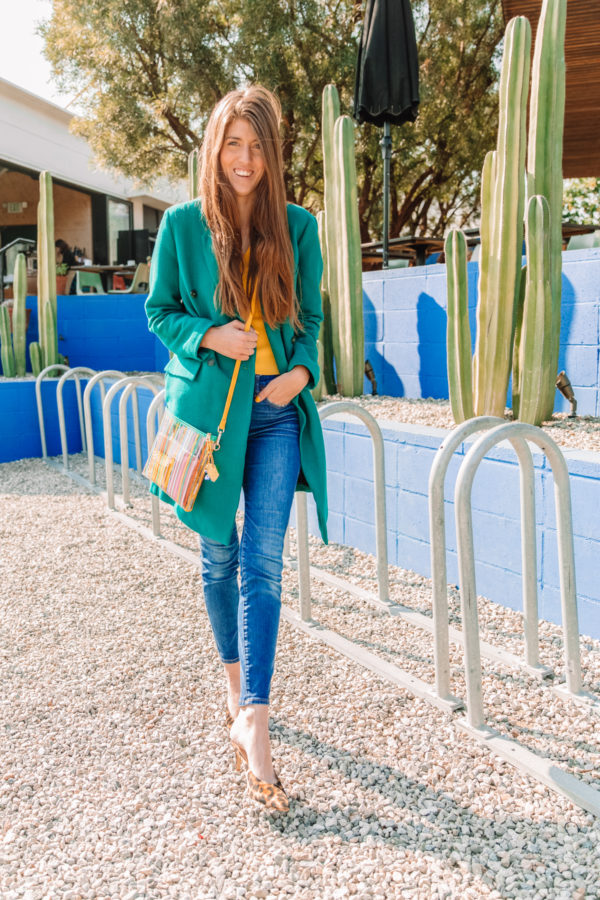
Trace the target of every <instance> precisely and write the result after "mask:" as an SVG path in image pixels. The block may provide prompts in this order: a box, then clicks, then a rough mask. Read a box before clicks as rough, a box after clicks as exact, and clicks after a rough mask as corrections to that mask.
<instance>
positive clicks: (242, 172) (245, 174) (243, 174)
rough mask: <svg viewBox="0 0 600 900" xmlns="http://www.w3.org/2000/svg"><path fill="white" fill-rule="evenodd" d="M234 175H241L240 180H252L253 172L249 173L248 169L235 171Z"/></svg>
mask: <svg viewBox="0 0 600 900" xmlns="http://www.w3.org/2000/svg"><path fill="white" fill-rule="evenodd" d="M233 174H234V175H239V177H240V178H250V177H251V175H252V172H248V171H247V170H246V169H234V170H233Z"/></svg>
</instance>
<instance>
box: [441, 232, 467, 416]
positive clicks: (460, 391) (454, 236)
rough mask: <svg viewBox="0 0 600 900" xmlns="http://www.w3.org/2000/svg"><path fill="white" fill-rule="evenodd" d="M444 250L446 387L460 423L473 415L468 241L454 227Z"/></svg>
mask: <svg viewBox="0 0 600 900" xmlns="http://www.w3.org/2000/svg"><path fill="white" fill-rule="evenodd" d="M445 253H446V266H447V270H448V328H447V332H446V345H447V351H448V388H449V392H450V405H451V407H452V415H453V416H454V421H455V422H456V423H457V424H459V423H460V422H464V421H465V419H472V418H473V388H472V382H471V328H470V326H469V292H468V284H469V281H468V275H467V242H466V239H465V236H464V234H463V233H462V231H460V230H459V229H457V228H453V229H452V230H451V231H450V232H449V233H448V236H447V238H446V243H445Z"/></svg>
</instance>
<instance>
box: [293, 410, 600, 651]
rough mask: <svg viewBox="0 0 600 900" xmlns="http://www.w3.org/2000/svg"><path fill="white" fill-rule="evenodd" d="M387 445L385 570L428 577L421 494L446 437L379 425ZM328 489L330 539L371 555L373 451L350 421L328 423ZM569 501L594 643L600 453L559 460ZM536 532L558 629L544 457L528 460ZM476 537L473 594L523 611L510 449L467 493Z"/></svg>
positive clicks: (547, 610) (583, 621) (453, 562)
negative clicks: (567, 479) (532, 479)
mask: <svg viewBox="0 0 600 900" xmlns="http://www.w3.org/2000/svg"><path fill="white" fill-rule="evenodd" d="M382 424H384V425H385V426H386V427H384V428H383V429H382V430H383V435H384V441H385V467H386V475H385V480H386V503H387V516H388V554H389V562H390V564H391V565H397V566H401V567H403V568H406V569H411V570H413V571H415V572H418V573H419V574H421V575H426V576H430V575H431V566H430V557H429V555H430V546H429V518H428V516H429V513H428V499H427V486H428V479H429V472H430V469H431V465H432V462H433V458H434V455H435V453H436V451H437V449H438V447H439V445H440V443H441V442H442V440H443V438H444V437H445V436H446V434H447V432H446V431H444V430H442V429H436V428H426V427H424V428H418V427H416V426H409V425H402V424H396V423H389V425H388V423H382ZM324 434H325V447H326V451H327V466H328V468H327V483H328V491H329V508H330V514H329V537H330V540H332V541H335V542H337V543H340V544H344V545H346V546H352V547H357V548H358V549H360V550H364V551H365V552H367V553H375V549H376V546H375V518H374V493H373V492H374V487H373V457H372V453H373V451H372V445H371V440H370V437H369V435H368V432H367V430H366V428H365V427H364V426H363V425H362V424H361V423H359V422H358V421H357V420H355V419H351V418H350V417H347V416H343V417H336V418H335V419H328V420H327V421H325V422H324ZM470 446H471V441H469V442H466V443H465V444H463V445H461V447H460V448H459V450H458V451H457V453H456V454H455V456H454V459H453V460H452V463H451V465H450V467H449V469H448V475H447V478H446V486H445V516H446V529H447V546H448V579H449V581H450V583H454V584H457V583H458V567H457V552H456V529H455V524H454V502H453V499H454V486H455V482H456V476H457V473H458V469H459V467H460V464H461V462H462V460H463V459H464V455H465V452H466V450H465V447H466V448H467V450H468V448H469V447H470ZM564 455H565V459H566V461H567V465H568V469H569V473H570V482H571V492H572V501H573V530H574V544H575V565H576V573H577V595H578V608H579V623H580V630H581V632H582V633H583V634H587V635H590V636H592V637H595V638H600V582H599V580H598V575H597V572H598V560H599V559H600V528H599V520H598V509H599V508H600V458H599V454H597V453H589V452H583V451H568V452H565V454H564ZM533 458H534V466H535V486H536V519H537V525H538V535H537V553H538V590H539V604H540V606H539V609H540V616H541V618H543V619H547V620H549V621H551V622H556V623H559V622H560V621H561V615H560V592H559V580H558V562H557V540H556V522H555V514H554V480H553V476H552V471H551V469H550V467H549V465H548V464H547V462H546V460H545V457H544V456H543V454H542V453H541V452H537V451H535V450H534V452H533ZM472 501H473V530H474V535H475V556H476V560H477V564H476V573H477V591H478V593H480V594H481V595H483V596H485V597H489V598H490V599H491V600H493V601H495V602H496V603H501V604H503V605H504V606H509V607H510V608H512V609H522V604H521V531H520V506H519V469H518V465H517V461H516V457H515V455H514V453H513V451H512V450H511V449H510V448H506V449H505V448H504V447H496V448H495V449H494V450H493V451H492V452H491V453H490V454H489V455H488V456H487V457H486V458H485V459H484V460H483V462H482V463H481V465H480V468H479V469H478V472H477V475H476V477H475V481H474V485H473V494H472ZM309 527H310V531H311V533H312V534H315V535H318V533H319V532H318V527H317V519H316V511H315V508H314V503H313V501H312V497H311V498H310V499H309Z"/></svg>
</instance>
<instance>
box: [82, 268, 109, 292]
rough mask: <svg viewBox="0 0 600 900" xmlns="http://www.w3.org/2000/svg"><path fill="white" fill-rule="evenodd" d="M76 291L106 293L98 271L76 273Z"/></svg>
mask: <svg viewBox="0 0 600 900" xmlns="http://www.w3.org/2000/svg"><path fill="white" fill-rule="evenodd" d="M75 293H76V294H105V293H106V291H105V290H104V285H103V284H102V279H101V278H100V275H99V274H98V272H80V271H79V270H78V271H77V272H76V273H75Z"/></svg>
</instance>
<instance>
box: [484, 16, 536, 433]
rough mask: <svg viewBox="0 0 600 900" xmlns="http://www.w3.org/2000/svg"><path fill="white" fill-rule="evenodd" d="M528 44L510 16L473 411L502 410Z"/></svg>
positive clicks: (516, 254) (519, 230) (515, 272)
mask: <svg viewBox="0 0 600 900" xmlns="http://www.w3.org/2000/svg"><path fill="white" fill-rule="evenodd" d="M530 49H531V27H530V25H529V22H528V20H527V19H525V18H524V17H523V16H518V17H516V18H515V19H511V21H510V22H509V24H508V27H507V29H506V37H505V45H504V55H503V60H502V75H501V80H500V121H499V128H498V147H497V153H496V158H495V169H496V172H495V179H494V195H493V198H494V199H493V210H492V213H491V215H492V217H493V220H492V234H491V240H490V241H488V246H487V247H485V246H484V242H483V240H482V244H481V264H480V273H484V274H483V275H481V276H480V291H479V305H478V316H477V345H476V348H475V358H474V382H475V406H476V414H477V415H483V414H486V415H496V416H502V415H503V414H504V408H505V405H506V392H507V388H508V379H509V375H510V370H511V361H512V344H513V336H514V326H515V307H516V303H517V299H518V295H519V283H520V272H521V259H522V244H523V212H524V203H525V146H526V145H525V138H526V134H525V123H526V103H527V93H528V89H529V55H530ZM485 269H487V271H485V272H484V270H485ZM483 285H485V286H486V290H485V293H483V292H482V290H481V288H482V286H483ZM484 348H485V349H484Z"/></svg>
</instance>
